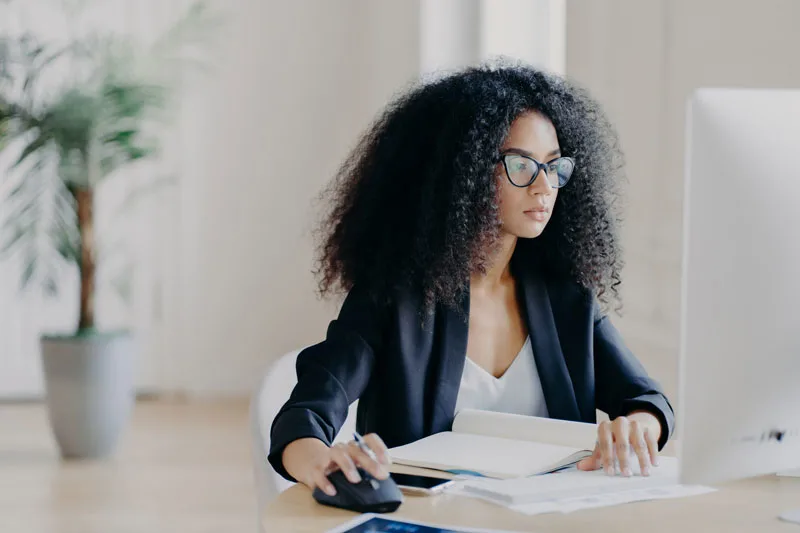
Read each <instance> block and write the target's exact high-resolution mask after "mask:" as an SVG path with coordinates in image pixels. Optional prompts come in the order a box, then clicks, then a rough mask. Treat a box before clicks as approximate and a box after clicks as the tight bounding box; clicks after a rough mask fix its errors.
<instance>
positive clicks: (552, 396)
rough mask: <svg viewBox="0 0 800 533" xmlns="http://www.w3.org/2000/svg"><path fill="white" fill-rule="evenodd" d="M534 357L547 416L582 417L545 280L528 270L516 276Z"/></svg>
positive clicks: (577, 418)
mask: <svg viewBox="0 0 800 533" xmlns="http://www.w3.org/2000/svg"><path fill="white" fill-rule="evenodd" d="M517 279H518V283H519V284H520V286H521V287H522V291H521V294H522V303H523V305H524V308H525V315H526V318H527V326H528V334H529V335H530V337H531V345H532V346H533V356H534V359H535V360H536V368H537V370H538V371H539V379H540V380H541V382H542V390H543V392H544V397H545V402H546V403H547V411H548V413H549V415H550V418H557V419H561V420H578V421H579V420H581V417H580V412H579V411H578V403H577V401H576V399H575V390H574V388H573V386H572V380H571V379H570V377H569V371H568V370H567V364H566V362H565V361H564V354H563V352H562V351H561V343H560V342H559V340H558V331H557V330H556V324H555V320H554V319H553V310H552V308H551V307H550V296H549V294H548V292H547V286H546V285H545V283H544V280H543V279H542V278H541V277H539V276H538V275H530V274H528V273H525V274H523V275H522V276H520V277H518V278H517Z"/></svg>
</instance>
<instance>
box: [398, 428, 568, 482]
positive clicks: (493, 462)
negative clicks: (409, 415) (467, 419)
mask: <svg viewBox="0 0 800 533" xmlns="http://www.w3.org/2000/svg"><path fill="white" fill-rule="evenodd" d="M580 451H581V450H580V449H578V448H571V447H567V446H556V445H552V444H542V443H538V442H530V441H522V440H512V439H504V438H499V437H489V436H486V435H474V434H471V433H454V432H444V433H436V434H434V435H430V436H428V437H425V438H424V439H421V440H418V441H416V442H412V443H411V444H406V445H405V446H399V447H397V448H392V449H391V450H390V451H389V453H390V454H391V456H392V462H394V463H395V464H400V465H407V466H418V467H423V468H434V469H439V470H461V471H470V472H477V473H480V474H483V475H485V476H490V477H497V478H511V477H519V476H527V475H534V474H538V473H540V472H543V471H549V470H551V469H552V468H553V466H554V465H556V464H559V463H561V462H562V461H563V460H564V459H565V458H566V457H568V456H570V455H572V454H575V453H576V452H580Z"/></svg>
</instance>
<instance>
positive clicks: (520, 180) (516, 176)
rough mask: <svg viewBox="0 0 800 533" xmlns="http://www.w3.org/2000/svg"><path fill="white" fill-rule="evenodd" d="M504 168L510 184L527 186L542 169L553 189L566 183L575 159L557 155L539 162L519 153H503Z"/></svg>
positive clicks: (501, 158)
mask: <svg viewBox="0 0 800 533" xmlns="http://www.w3.org/2000/svg"><path fill="white" fill-rule="evenodd" d="M500 160H501V161H503V166H504V167H505V169H506V176H507V177H508V181H510V182H511V185H514V186H515V187H527V186H529V185H530V184H531V183H533V182H534V180H535V179H536V177H537V176H538V175H539V171H540V170H544V173H545V175H546V176H547V181H548V183H550V186H551V187H553V188H554V189H560V188H561V187H563V186H564V185H566V184H567V182H568V181H569V178H570V177H571V176H572V172H573V171H574V170H575V160H574V159H572V158H571V157H559V158H558V159H553V160H552V161H550V162H547V163H540V162H538V161H537V160H535V159H533V158H532V157H528V156H524V155H520V154H503V155H501V156H500Z"/></svg>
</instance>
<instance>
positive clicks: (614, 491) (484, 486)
mask: <svg viewBox="0 0 800 533" xmlns="http://www.w3.org/2000/svg"><path fill="white" fill-rule="evenodd" d="M660 461H661V465H660V466H659V467H656V468H653V469H652V474H651V475H650V476H641V475H640V473H639V472H638V468H634V476H632V477H630V478H626V477H622V476H608V475H606V474H605V473H604V472H603V471H601V470H598V471H595V472H581V471H578V470H575V469H572V470H568V471H565V472H560V473H557V474H548V475H543V476H533V477H527V478H517V479H504V480H501V479H486V478H475V479H468V480H465V481H464V482H463V483H462V484H460V485H459V487H458V488H456V489H455V491H456V492H457V493H458V494H461V495H464V496H471V497H476V498H481V499H484V500H488V501H491V502H494V503H497V504H500V505H503V506H506V507H509V508H510V509H512V510H514V511H518V512H521V513H525V514H540V513H550V512H563V513H566V512H572V511H576V510H579V509H587V508H593V507H605V506H609V505H618V504H622V503H629V502H634V501H643V500H655V499H664V498H676V497H682V496H692V495H697V494H705V493H707V492H712V491H713V490H714V489H711V488H708V487H700V486H687V485H680V484H679V483H678V464H677V461H676V460H675V459H674V458H671V457H662V458H660Z"/></svg>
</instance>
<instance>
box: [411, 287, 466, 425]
mask: <svg viewBox="0 0 800 533" xmlns="http://www.w3.org/2000/svg"><path fill="white" fill-rule="evenodd" d="M460 310H461V314H459V312H458V311H457V310H455V309H451V308H449V307H444V308H443V309H442V311H441V315H440V317H441V319H442V325H441V337H440V338H439V353H440V357H441V359H440V360H439V368H438V372H437V375H436V376H435V377H434V379H433V380H432V383H429V386H428V390H427V392H428V393H429V394H432V395H433V402H432V403H431V404H430V405H433V410H432V411H431V414H430V419H429V420H428V430H429V432H430V433H438V432H440V431H449V430H450V429H451V428H452V425H453V415H454V413H455V410H456V400H457V399H458V389H459V387H460V386H461V375H462V374H463V373H464V362H465V358H466V356H467V336H468V334H469V318H468V316H469V291H467V292H466V294H465V295H464V297H463V299H462V301H461V304H460ZM420 371H422V369H420Z"/></svg>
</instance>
